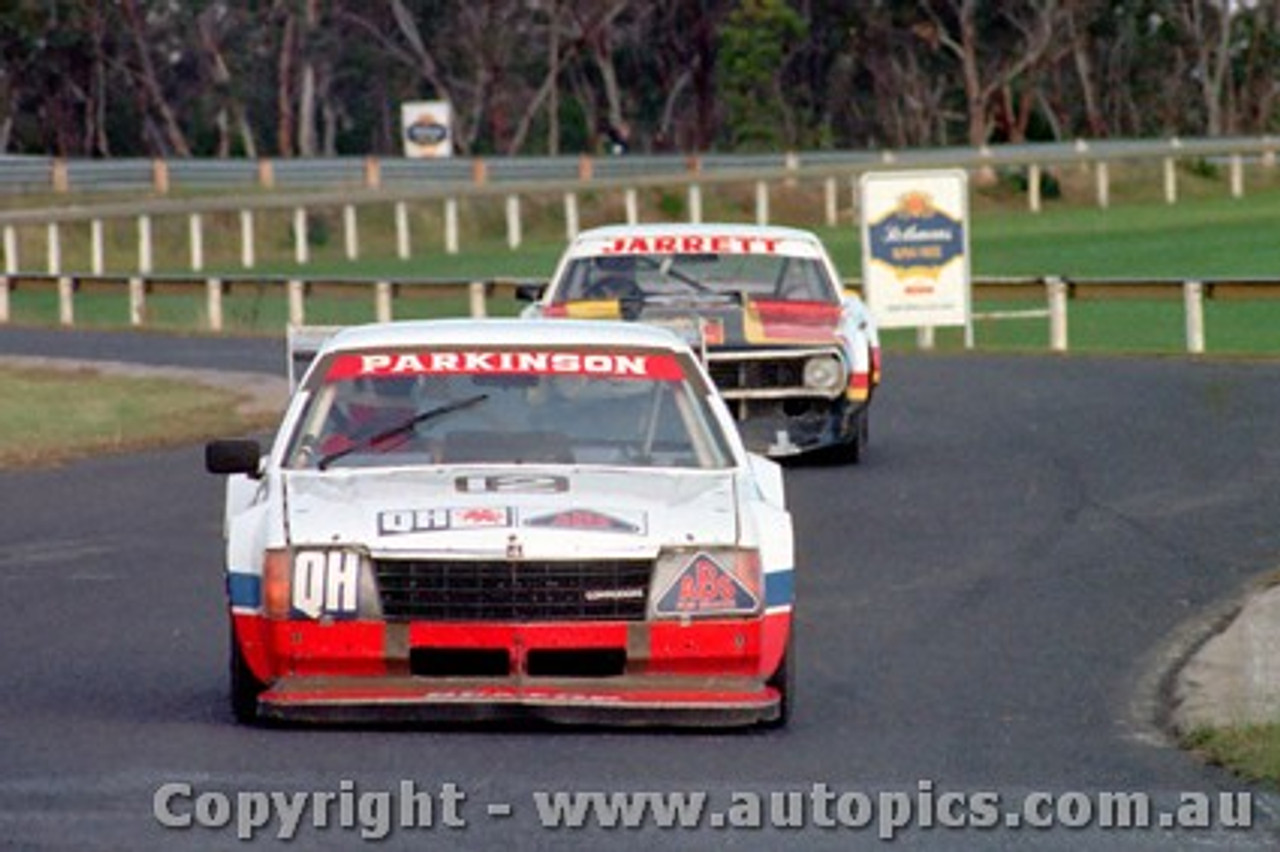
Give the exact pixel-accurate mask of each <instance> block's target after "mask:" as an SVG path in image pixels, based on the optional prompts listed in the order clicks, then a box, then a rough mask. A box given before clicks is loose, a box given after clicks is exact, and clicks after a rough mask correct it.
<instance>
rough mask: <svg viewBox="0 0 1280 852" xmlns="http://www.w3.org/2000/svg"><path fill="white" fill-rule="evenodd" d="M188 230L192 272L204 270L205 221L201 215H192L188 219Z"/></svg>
mask: <svg viewBox="0 0 1280 852" xmlns="http://www.w3.org/2000/svg"><path fill="white" fill-rule="evenodd" d="M187 230H188V232H189V234H190V237H191V271H192V272H201V271H203V270H204V221H203V218H202V217H201V216H200V214H199V213H192V214H191V216H190V217H189V218H188V219H187Z"/></svg>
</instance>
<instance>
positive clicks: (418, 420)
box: [316, 393, 489, 470]
mask: <svg viewBox="0 0 1280 852" xmlns="http://www.w3.org/2000/svg"><path fill="white" fill-rule="evenodd" d="M488 398H489V394H487V393H480V394H476V395H475V396H469V397H467V398H466V399H460V400H458V401H457V402H449V403H446V404H444V405H438V406H436V407H435V408H428V409H427V410H426V411H419V412H418V413H417V414H415V415H413V416H412V417H409V418H407V419H405V420H402V421H401V422H399V423H397V424H395V425H394V426H391V427H390V428H388V429H383V430H382V431H380V432H375V433H374V434H372V435H369V436H368V437H365V438H361V439H360V440H359V441H356V442H355V443H354V444H352V445H351V446H349V447H343V448H342V449H340V450H336V451H335V452H332V453H329V454H328V455H327V456H325V457H323V458H322V459H320V461H318V462H316V468H317V469H318V470H324V469H325V468H327V467H328V466H329V465H331V464H333V463H334V462H336V461H337V460H338V459H340V458H342V457H343V456H346V455H349V454H351V453H355V452H359V451H360V450H367V449H369V448H371V447H375V446H377V445H378V444H381V443H382V442H383V441H386V440H387V439H389V438H394V437H395V436H397V435H403V434H405V433H406V432H412V431H413V430H414V429H416V428H417V427H418V426H421V425H422V424H423V423H426V422H427V421H429V420H435V419H437V418H439V417H443V416H444V415H446V414H452V413H453V412H455V411H461V410H462V409H464V408H470V407H471V406H473V405H479V404H480V403H482V402H484V401H485V400H486V399H488Z"/></svg>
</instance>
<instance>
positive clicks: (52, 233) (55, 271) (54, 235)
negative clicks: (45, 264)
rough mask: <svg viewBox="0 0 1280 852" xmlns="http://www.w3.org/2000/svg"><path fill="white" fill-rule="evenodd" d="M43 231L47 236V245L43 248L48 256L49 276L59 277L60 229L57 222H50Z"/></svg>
mask: <svg viewBox="0 0 1280 852" xmlns="http://www.w3.org/2000/svg"><path fill="white" fill-rule="evenodd" d="M45 231H46V233H47V234H48V235H49V236H48V245H47V246H46V247H45V248H46V249H48V254H49V257H48V261H49V274H50V275H60V274H62V228H61V227H60V226H59V225H58V223H57V222H50V223H49V225H48V227H46V228H45Z"/></svg>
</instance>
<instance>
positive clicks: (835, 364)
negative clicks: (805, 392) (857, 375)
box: [804, 355, 845, 393]
mask: <svg viewBox="0 0 1280 852" xmlns="http://www.w3.org/2000/svg"><path fill="white" fill-rule="evenodd" d="M844 382H845V376H844V367H843V366H842V365H841V363H840V359H839V358H835V357H833V356H831V355H818V356H816V357H813V358H810V359H809V360H808V361H805V362H804V384H805V387H807V388H812V389H813V390H817V391H825V392H828V393H833V392H835V391H837V390H839V389H840V388H841V387H843V386H844Z"/></svg>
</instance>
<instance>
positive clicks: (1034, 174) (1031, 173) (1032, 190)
mask: <svg viewBox="0 0 1280 852" xmlns="http://www.w3.org/2000/svg"><path fill="white" fill-rule="evenodd" d="M1027 206H1028V207H1029V208H1030V210H1031V212H1032V213H1039V212H1040V164H1039V163H1032V164H1031V165H1030V166H1028V167H1027Z"/></svg>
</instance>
